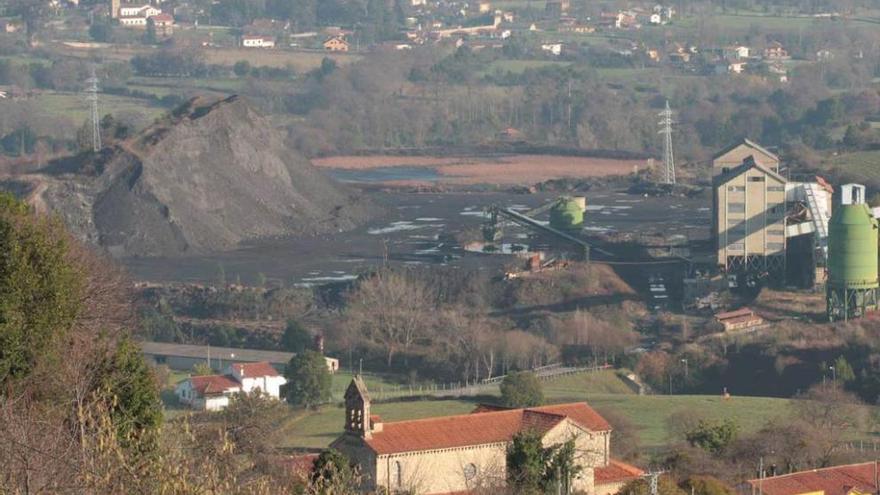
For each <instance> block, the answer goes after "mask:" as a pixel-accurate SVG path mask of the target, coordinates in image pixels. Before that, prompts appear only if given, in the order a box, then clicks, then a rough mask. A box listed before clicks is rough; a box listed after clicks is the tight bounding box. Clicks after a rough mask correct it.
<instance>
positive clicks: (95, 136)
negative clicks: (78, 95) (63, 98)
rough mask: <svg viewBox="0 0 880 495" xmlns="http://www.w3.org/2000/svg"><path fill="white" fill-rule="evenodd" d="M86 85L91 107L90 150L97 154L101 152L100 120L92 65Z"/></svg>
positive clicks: (95, 79)
mask: <svg viewBox="0 0 880 495" xmlns="http://www.w3.org/2000/svg"><path fill="white" fill-rule="evenodd" d="M86 83H87V84H88V86H86V100H88V101H89V103H90V104H91V107H92V150H93V151H95V152H96V153H97V152H98V151H101V119H100V117H98V76H96V75H95V66H94V65H93V66H92V67H91V75H90V76H89V78H88V79H86Z"/></svg>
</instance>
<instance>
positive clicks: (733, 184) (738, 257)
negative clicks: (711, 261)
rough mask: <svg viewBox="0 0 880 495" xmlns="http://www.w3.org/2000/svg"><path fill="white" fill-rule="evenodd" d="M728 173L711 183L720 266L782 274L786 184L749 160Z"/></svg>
mask: <svg viewBox="0 0 880 495" xmlns="http://www.w3.org/2000/svg"><path fill="white" fill-rule="evenodd" d="M724 170H726V171H722V172H721V173H720V174H719V175H717V176H716V177H715V178H714V179H713V182H712V186H713V191H714V193H713V206H714V208H713V212H714V216H713V226H714V229H713V234H714V238H715V241H716V248H717V263H718V266H720V267H721V268H722V269H723V270H724V271H728V272H737V271H761V272H770V273H774V272H775V273H778V274H780V275H782V274H784V272H785V214H786V200H785V196H786V195H785V185H786V180H785V178H784V177H782V176H780V175H779V174H777V173H776V172H774V171H773V170H771V169H769V168H767V167H766V166H764V165H763V164H761V163H759V162H758V161H757V160H755V159H754V157H752V156H751V155H750V156H748V157H746V158H745V159H744V160H743V161H742V162H741V163H740V165H738V166H736V167H733V168H727V167H725V169H724Z"/></svg>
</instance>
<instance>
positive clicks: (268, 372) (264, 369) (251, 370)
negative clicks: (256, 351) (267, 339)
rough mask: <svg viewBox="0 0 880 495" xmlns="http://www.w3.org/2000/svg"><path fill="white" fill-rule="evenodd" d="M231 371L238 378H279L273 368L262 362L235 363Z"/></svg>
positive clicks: (278, 374)
mask: <svg viewBox="0 0 880 495" xmlns="http://www.w3.org/2000/svg"><path fill="white" fill-rule="evenodd" d="M232 370H233V371H234V372H235V373H238V374H239V375H240V376H243V377H249V378H253V377H255V376H280V373H278V370H276V369H275V367H274V366H272V365H271V364H269V363H267V362H266V361H262V362H259V363H235V364H233V365H232Z"/></svg>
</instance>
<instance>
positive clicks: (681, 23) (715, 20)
mask: <svg viewBox="0 0 880 495" xmlns="http://www.w3.org/2000/svg"><path fill="white" fill-rule="evenodd" d="M705 22H706V23H708V24H715V25H717V26H718V27H720V28H723V29H737V30H747V29H750V28H751V27H752V26H757V27H758V29H761V30H775V31H799V30H803V29H808V28H810V27H812V26H814V25H815V24H816V23H818V22H832V21H830V20H829V19H815V18H812V17H786V16H771V15H761V14H717V15H713V16H711V17H707V18H706V19H705ZM674 26H675V27H676V28H681V29H693V28H695V27H696V26H697V19H696V18H694V17H686V18H682V19H677V20H676V21H675V24H674Z"/></svg>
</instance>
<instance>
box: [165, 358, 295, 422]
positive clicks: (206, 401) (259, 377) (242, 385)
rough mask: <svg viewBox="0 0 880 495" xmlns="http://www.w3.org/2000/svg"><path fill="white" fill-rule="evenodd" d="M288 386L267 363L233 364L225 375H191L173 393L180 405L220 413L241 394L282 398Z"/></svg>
mask: <svg viewBox="0 0 880 495" xmlns="http://www.w3.org/2000/svg"><path fill="white" fill-rule="evenodd" d="M285 383H287V379H285V378H284V377H283V376H281V374H279V373H278V371H277V370H276V369H275V368H274V367H273V366H272V365H271V364H269V363H267V362H265V361H264V362H259V363H234V364H231V365H229V366H228V367H227V368H226V369H225V370H224V374H222V375H206V376H192V377H189V378H187V379H185V380H183V381H181V382H180V383H178V384H177V388H176V389H175V391H174V393H175V394H176V395H177V398H178V399H179V400H180V402H182V403H184V404H187V405H189V406H190V407H191V408H193V409H202V410H205V411H219V410H221V409H224V408H226V406H228V405H229V399H230V397H231V396H232V395H233V394H235V393H238V392H244V393H246V394H250V393H254V392H255V391H256V390H259V391H260V393H262V394H264V395H268V396H269V397H273V398H275V399H279V398H281V386H282V385H284V384H285Z"/></svg>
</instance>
